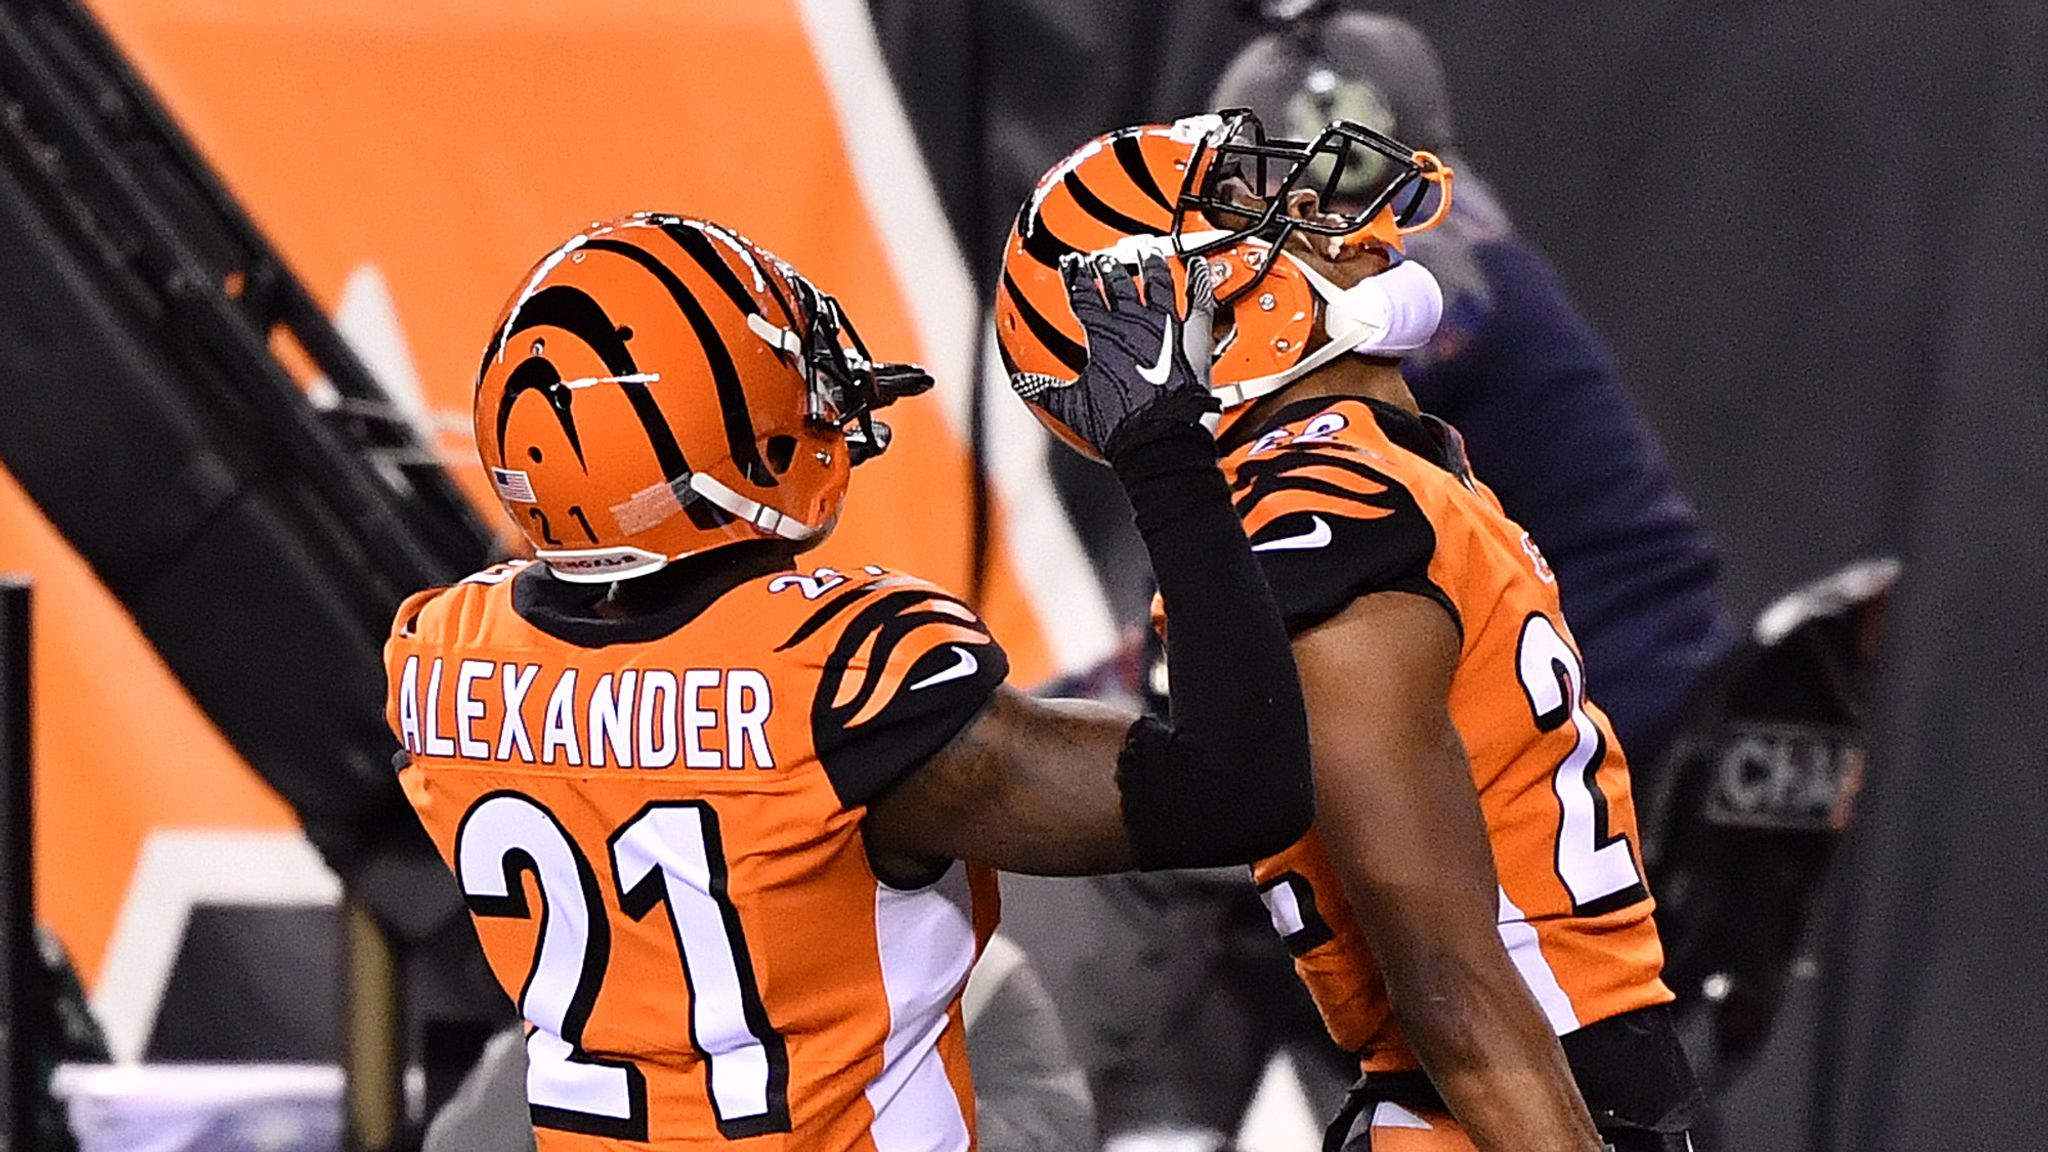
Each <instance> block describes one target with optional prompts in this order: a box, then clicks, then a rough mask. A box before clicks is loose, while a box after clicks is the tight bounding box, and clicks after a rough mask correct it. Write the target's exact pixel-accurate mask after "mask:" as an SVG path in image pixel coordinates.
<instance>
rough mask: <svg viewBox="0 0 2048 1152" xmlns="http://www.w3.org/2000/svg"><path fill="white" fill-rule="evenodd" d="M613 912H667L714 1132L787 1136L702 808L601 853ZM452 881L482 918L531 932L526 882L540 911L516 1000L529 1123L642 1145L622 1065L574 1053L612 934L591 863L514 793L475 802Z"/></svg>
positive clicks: (460, 837)
mask: <svg viewBox="0 0 2048 1152" xmlns="http://www.w3.org/2000/svg"><path fill="white" fill-rule="evenodd" d="M607 844H608V848H609V853H608V854H609V855H610V857H611V860H610V861H609V863H610V864H611V866H612V867H611V871H612V876H613V878H614V892H615V895H616V896H617V898H618V902H619V910H620V911H622V912H624V913H625V914H626V915H627V916H630V917H632V918H633V919H635V920H644V919H645V918H646V917H647V916H648V915H649V914H651V913H652V912H653V911H654V910H655V908H657V907H659V908H662V909H664V910H665V912H666V915H667V918H668V925H669V929H670V930H671V932H672V933H673V934H674V936H675V941H676V950H677V952H678V953H679V954H680V955H681V956H682V960H683V972H684V975H685V978H686V979H687V981H688V982H689V1000H690V1039H691V1042H692V1043H693V1044H694V1045H695V1046H696V1048H697V1051H698V1052H699V1053H700V1054H701V1055H702V1056H703V1063H704V1069H705V1072H704V1075H705V1081H706V1090H707V1091H708V1093H709V1095H710V1099H711V1108H712V1111H713V1112H714V1113H715V1114H716V1116H717V1118H718V1131H719V1133H720V1134H721V1135H723V1136H725V1137H726V1138H727V1139H731V1140H737V1139H741V1138H743V1137H747V1136H759V1135H763V1134H765V1133H769V1132H787V1131H789V1126H790V1125H789V1057H788V1052H787V1048H786V1045H785V1044H784V1042H783V1038H782V1036H781V1034H780V1033H778V1032H776V1031H775V1029H774V1027H773V1026H772V1025H770V1024H769V1022H768V1013H767V1010H766V1009H765V1008H764V1007H763V1006H762V1003H761V994H760V991H759V989H758V988H757V986H756V985H755V981H754V971H753V963H752V961H751V960H750V959H749V956H748V953H747V941H746V934H745V932H744V931H743V929H742V928H741V925H740V918H739V910H738V909H737V908H735V907H734V906H733V903H732V900H731V898H730V897H729V896H728V895H727V892H726V866H725V853H724V850H723V847H722V845H721V843H720V841H719V835H718V814H717V813H716V812H715V811H713V810H712V808H711V806H710V805H709V804H706V803H705V802H703V801H701V800H687V801H670V802H657V803H652V804H649V805H647V806H646V807H645V808H642V809H641V810H640V811H639V813H638V814H637V815H635V816H634V817H633V818H632V819H631V820H629V821H627V822H626V823H625V825H623V826H622V827H620V828H619V829H618V830H617V831H616V832H614V833H613V834H612V836H611V839H610V840H609V841H608V842H607ZM455 860H456V875H457V878H458V879H459V880H460V881H461V883H462V892H463V895H464V896H466V897H467V898H468V900H469V907H470V910H471V911H472V912H474V913H475V914H476V915H478V916H487V917H488V916H503V917H512V918H517V919H531V918H533V917H534V916H535V915H536V910H535V909H532V908H530V907H528V905H527V898H526V889H525V886H524V883H523V882H522V880H521V877H520V874H521V873H523V872H531V873H533V875H534V877H535V879H536V881H537V882H538V883H539V885H540V893H541V902H542V904H543V905H544V907H543V908H541V909H539V910H537V914H538V916H539V918H540V940H539V943H538V944H536V946H535V947H534V953H533V966H532V969H531V970H530V971H529V972H528V974H527V977H526V983H525V985H524V987H522V988H521V989H520V993H519V1014H520V1015H521V1016H523V1017H525V1018H526V1019H527V1021H528V1022H530V1023H531V1024H532V1025H533V1026H534V1030H533V1034H532V1035H531V1036H529V1037H528V1038H527V1042H526V1055H527V1073H526V1098H527V1102H528V1103H529V1105H530V1106H531V1108H532V1111H533V1122H534V1123H535V1124H536V1125H540V1126H543V1127H548V1128H561V1129H566V1130H568V1131H571V1132H582V1133H588V1134H590V1135H596V1136H606V1137H610V1138H612V1139H619V1140H645V1139H646V1138H647V1084H646V1079H645V1077H644V1075H643V1074H642V1073H641V1071H640V1069H639V1068H638V1067H636V1066H635V1065H633V1064H632V1063H631V1062H630V1061H623V1060H617V1061H615V1060H601V1059H598V1058H596V1057H593V1056H591V1055H589V1054H587V1053H586V1052H584V1051H583V1048H582V1039H583V1028H584V1025H585V1024H586V1023H588V1022H589V1019H590V1013H591V1009H592V1008H593V1007H594V1006H595V1005H596V1003H597V997H598V993H599V991H600V990H601V989H602V987H603V985H604V977H605V967H606V964H607V962H608V960H609V958H610V953H611V925H610V923H609V921H608V919H607V916H606V911H605V904H604V897H603V893H602V891H601V890H600V888H599V882H598V878H597V875H596V873H595V871H594V870H593V869H592V868H591V865H590V861H589V860H588V859H586V858H585V856H584V855H583V853H582V852H581V851H579V850H578V849H577V847H576V845H575V843H574V841H572V840H571V839H570V838H569V834H568V833H567V832H566V831H565V830H564V829H563V828H562V825H561V823H560V822H559V821H557V820H556V819H555V817H554V814H553V813H551V812H549V811H548V810H547V809H546V808H544V807H542V806H541V805H540V804H538V803H536V802H535V801H534V800H533V799H532V798H531V797H528V796H526V795H524V794H521V793H518V792H494V793H491V794H490V795H488V796H485V797H483V798H482V799H480V800H478V801H477V802H476V804H475V805H474V806H472V807H471V808H470V810H469V812H468V814H467V815H465V816H464V817H463V818H462V824H461V827H460V828H458V829H457V830H456V833H455Z"/></svg>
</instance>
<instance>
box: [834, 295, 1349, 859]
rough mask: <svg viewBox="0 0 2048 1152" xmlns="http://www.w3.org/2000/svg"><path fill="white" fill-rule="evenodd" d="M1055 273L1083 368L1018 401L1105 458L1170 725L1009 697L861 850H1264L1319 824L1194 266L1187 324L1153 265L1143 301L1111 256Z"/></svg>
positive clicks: (912, 788)
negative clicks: (1162, 613) (1077, 329)
mask: <svg viewBox="0 0 2048 1152" xmlns="http://www.w3.org/2000/svg"><path fill="white" fill-rule="evenodd" d="M1064 270H1065V272H1066V273H1067V284H1068V291H1069V295H1070V297H1071V299H1072V300H1073V303H1074V311H1075V314H1076V315H1077V316H1078V317H1079V318H1080V320H1081V322H1082V325H1083V326H1084V327H1085V328H1086V329H1087V333H1088V352H1089V355H1088V366H1087V368H1086V369H1085V370H1084V371H1083V372H1082V373H1081V375H1080V377H1079V379H1077V380H1075V381H1072V382H1058V381H1050V380H1039V381H1034V382H1033V383H1032V384H1031V385H1030V386H1029V387H1028V388H1027V389H1025V390H1024V391H1026V395H1025V399H1026V400H1028V401H1030V402H1031V403H1033V404H1034V405H1037V406H1038V407H1040V408H1041V409H1042V410H1043V411H1045V412H1046V413H1047V414H1048V415H1049V416H1050V417H1051V418H1052V419H1053V420H1055V421H1056V422H1057V423H1059V424H1060V425H1062V426H1063V427H1064V428H1065V429H1066V430H1067V431H1068V432H1070V433H1071V434H1072V435H1074V436H1075V437H1076V438H1078V439H1080V440H1082V441H1083V442H1085V443H1086V444H1087V445H1089V446H1090V447H1092V448H1094V449H1095V450H1096V451H1098V452H1099V453H1100V454H1101V455H1102V456H1103V458H1104V459H1106V460H1107V461H1108V463H1109V465H1110V467H1111V468H1112V469H1113V470H1114V471H1115V472H1116V475H1117V478H1118V480H1119V481H1120V482H1121V483H1122V485H1123V488H1124V491H1125V493H1126V494H1127V495H1128V496H1129V498H1130V502H1131V507H1132V509H1133V511H1134V512H1135V514H1136V518H1137V524H1138V531H1139V533H1140V535H1142V536H1143V538H1144V541H1145V547H1146V549H1147V551H1148V552H1149V553H1150V555H1151V558H1152V567H1153V571H1154V574H1155V576H1156V577H1157V579H1158V582H1159V590H1160V595H1161V596H1162V597H1163V598H1164V599H1165V601H1166V607H1167V611H1168V612H1169V613H1170V614H1171V615H1172V618H1173V622H1174V623H1173V630H1172V635H1171V636H1170V637H1169V638H1168V640H1167V646H1166V650H1167V664H1168V671H1169V679H1170V681H1171V683H1172V685H1173V696H1172V708H1171V716H1170V719H1169V720H1168V721H1167V722H1165V723H1161V722H1159V721H1156V720H1150V719H1140V718H1138V717H1136V716H1133V715H1132V714H1130V713H1128V712H1122V711H1118V710H1116V709H1111V708H1106V707H1102V706H1099V705H1094V704H1086V703H1080V702H1073V701H1041V700H1034V699H1032V698H1030V697H1027V696H1024V695H1023V694H1021V693H1018V692H1015V691H1012V690H1009V689H1003V690H1001V691H999V692H998V693H997V694H996V696H995V698H994V699H992V700H991V701H990V703H989V704H988V706H987V707H986V708H984V709H983V710H982V712H981V714H980V715H979V716H978V717H977V718H976V719H975V720H974V721H973V722H971V723H970V724H969V725H968V726H967V727H966V728H965V729H964V730H963V731H962V732H961V733H960V734H959V735H958V736H957V737H956V738H955V739H954V740H953V741H952V742H951V743H950V744H948V745H947V746H946V747H945V748H944V749H942V750H941V751H940V752H939V754H938V755H936V756H935V757H933V758H932V759H931V760H930V761H928V762H927V763H926V764H925V765H924V766H923V767H922V768H920V769H918V770H917V771H915V772H913V773H911V774H910V775H909V776H908V777H907V778H906V779H904V780H903V781H902V782H901V783H899V784H897V785H896V786H895V787H894V788H893V789H892V790H891V791H890V792H889V793H888V794H887V795H885V796H883V797H881V798H880V799H878V800H877V801H875V802H874V803H873V804H871V805H870V807H869V814H868V819H867V824H868V831H869V843H870V849H871V851H872V852H874V853H875V854H876V855H877V856H878V857H879V858H881V859H884V860H896V861H900V862H902V863H903V865H904V866H905V867H906V869H907V868H910V867H912V866H914V865H915V864H916V863H917V862H920V861H925V862H929V861H932V860H936V859H963V858H964V859H973V860H978V861H982V862H985V863H989V864H993V865H995V866H997V867H1000V868H1004V869H1007V870H1010V871H1017V872H1037V873H1055V874H1075V873H1088V872H1109V871H1121V870H1124V869H1128V868H1133V867H1137V868H1177V867H1201V866H1209V865H1217V864H1228V863H1241V862H1244V861H1248V860H1251V859H1253V858H1255V857H1258V856H1263V855H1268V854H1271V853H1273V852H1276V851H1278V850H1280V849H1282V848H1284V847H1286V846H1287V845H1289V844H1291V843H1293V842H1294V841H1295V840H1297V839H1299V838H1300V837H1301V836H1302V835H1303V834H1304V833H1305V832H1306V831H1307V830H1308V826H1309V823H1310V820H1311V819H1312V817H1313V815H1314V802H1313V789H1312V786H1311V783H1310V778H1309V762H1308V731H1307V722H1306V720H1305V719H1304V717H1303V713H1302V699H1301V685H1300V682H1299V680H1298V679H1297V677H1296V675H1295V671H1294V663H1293V660H1292V658H1291V656H1290V654H1289V651H1288V641H1287V633H1286V630H1285V628H1284V627H1283V626H1282V624H1281V621H1280V615H1279V612H1278V610H1277V609H1276V608H1275V606H1274V603H1273V597H1272V594H1271V592H1270V591H1268V589H1267V587H1266V582H1265V578H1264V577H1263V576H1262V575H1261V574H1260V572H1259V569H1258V566H1257V564H1256V563H1255V562H1254V560H1253V557H1252V554H1251V551H1250V547H1249V545H1248V544H1247V542H1246V540H1245V538H1244V533H1243V530H1242V529H1241V528H1239V526H1238V521H1237V516H1236V514H1235V513H1234V512H1233V511H1232V509H1231V504H1230V493H1229V490H1228V488H1227V486H1226V485H1225V483H1224V480H1223V476H1222V474H1221V473H1220V472H1219V471H1218V470H1217V467H1216V446H1215V442H1214V440H1213V439H1212V438H1211V437H1210V435H1209V433H1208V432H1207V431H1206V430H1205V429H1204V428H1203V427H1202V425H1201V423H1200V419H1201V417H1202V416H1203V415H1204V414H1206V413H1208V412H1210V411H1213V410H1214V408H1215V401H1214V400H1213V399H1211V397H1210V396H1209V390H1208V380H1207V368H1208V363H1209V311H1210V308H1211V302H1210V298H1209V293H1208V285H1207V268H1206V266H1204V265H1203V263H1202V262H1201V261H1195V262H1194V264H1193V265H1191V266H1190V271H1191V273H1192V278H1191V283H1190V287H1189V292H1188V296H1187V299H1188V303H1187V305H1186V307H1185V308H1183V307H1181V306H1179V298H1180V294H1179V293H1177V292H1176V290H1175V288H1174V285H1173V279H1172V273H1171V271H1170V268H1169V266H1168V264H1167V262H1166V261H1165V259H1163V258H1161V257H1158V256H1151V257H1147V258H1146V259H1145V261H1144V264H1143V266H1142V269H1141V272H1142V277H1143V284H1144V289H1145V290H1144V293H1143V294H1142V295H1140V293H1139V289H1138V284H1137V283H1136V282H1134V281H1133V279H1132V277H1131V275H1130V273H1129V272H1128V270H1126V269H1125V268H1124V267H1123V266H1122V265H1120V264H1118V263H1117V262H1115V261H1114V260H1111V259H1109V258H1107V257H1101V258H1094V259H1091V260H1087V261H1085V262H1084V261H1081V260H1074V259H1071V258H1070V261H1069V262H1068V263H1067V264H1066V265H1065V266H1064Z"/></svg>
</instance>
